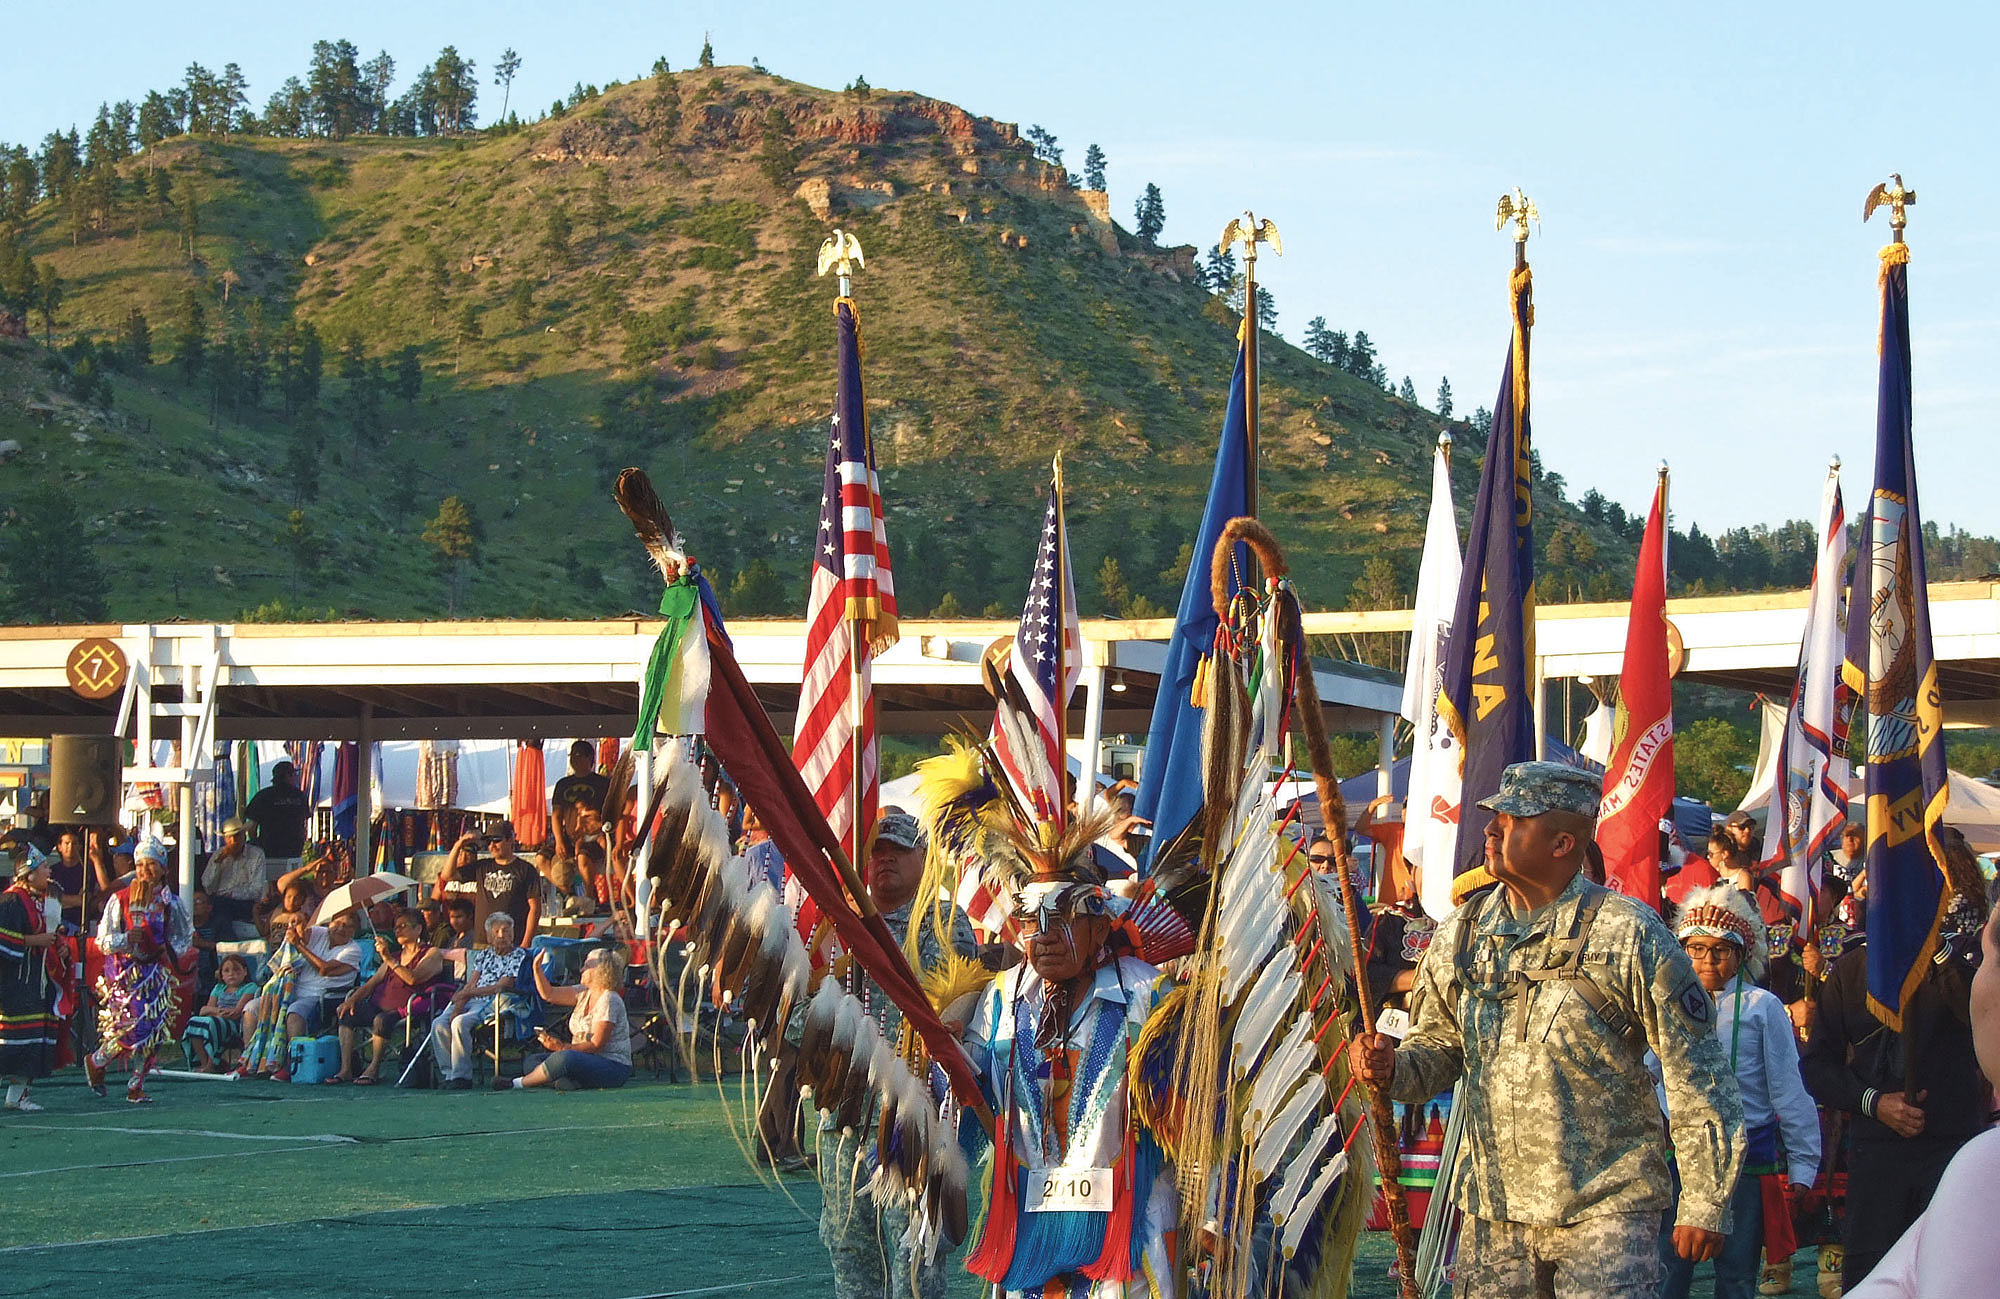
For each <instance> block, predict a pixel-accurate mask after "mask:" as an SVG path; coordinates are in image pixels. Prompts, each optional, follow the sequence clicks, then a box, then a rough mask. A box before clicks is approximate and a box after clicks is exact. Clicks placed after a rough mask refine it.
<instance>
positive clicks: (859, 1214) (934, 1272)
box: [819, 1132, 949, 1299]
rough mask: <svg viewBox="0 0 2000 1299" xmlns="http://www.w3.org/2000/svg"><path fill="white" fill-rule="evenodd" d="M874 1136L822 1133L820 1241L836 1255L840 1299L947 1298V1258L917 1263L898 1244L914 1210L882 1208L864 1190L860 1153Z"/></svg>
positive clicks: (835, 1286)
mask: <svg viewBox="0 0 2000 1299" xmlns="http://www.w3.org/2000/svg"><path fill="white" fill-rule="evenodd" d="M873 1140H874V1138H873V1135H872V1134H850V1135H842V1134H840V1133H838V1132H822V1133H821V1134H820V1146H819V1178H820V1205H819V1239H820V1243H821V1244H822V1245H825V1246H826V1251H827V1253H828V1254H829V1255H830V1256H831V1257H832V1261H833V1294H834V1299H944V1294H945V1269H946V1267H947V1266H949V1265H948V1263H947V1262H946V1260H945V1258H944V1257H943V1256H942V1255H941V1256H940V1257H939V1259H938V1261H937V1262H935V1263H929V1264H922V1263H916V1262H914V1261H912V1260H911V1258H910V1257H909V1255H908V1254H906V1253H905V1252H904V1251H903V1249H902V1247H901V1245H900V1244H899V1243H898V1242H900V1241H901V1240H902V1238H903V1233H904V1232H905V1231H907V1230H909V1226H910V1215H909V1211H908V1210H906V1209H904V1208H903V1207H902V1206H901V1205H890V1206H888V1207H880V1206H878V1205H877V1204H876V1203H875V1201H873V1200H871V1199H869V1198H868V1197H867V1196H866V1195H864V1194H862V1193H861V1191H862V1188H863V1187H865V1186H867V1185H868V1170H867V1169H865V1168H864V1169H862V1170H861V1171H860V1172H859V1173H857V1172H856V1171H855V1167H854V1155H855V1151H856V1149H857V1148H866V1145H872V1144H873Z"/></svg>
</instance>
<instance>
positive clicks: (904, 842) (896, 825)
mask: <svg viewBox="0 0 2000 1299" xmlns="http://www.w3.org/2000/svg"><path fill="white" fill-rule="evenodd" d="M875 837H876V839H878V840H880V841H881V842H883V843H887V844H894V845H895V846H896V847H898V848H922V847H924V845H925V838H924V827H923V826H922V825H921V824H919V823H918V821H917V818H915V817H914V816H911V815H910V814H909V813H908V812H905V811H903V810H902V809H901V808H892V809H890V810H889V811H888V812H886V813H884V814H883V816H882V819H881V821H879V822H878V823H877V824H876V826H875Z"/></svg>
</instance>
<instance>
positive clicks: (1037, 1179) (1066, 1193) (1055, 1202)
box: [1023, 1168, 1111, 1213]
mask: <svg viewBox="0 0 2000 1299" xmlns="http://www.w3.org/2000/svg"><path fill="white" fill-rule="evenodd" d="M1023 1207H1024V1208H1025V1209H1026V1210H1027V1212H1029V1213H1056V1212H1059V1211H1069V1212H1075V1211H1078V1210H1081V1211H1083V1212H1086V1213H1109V1212H1111V1170H1110V1169H1108V1168H1030V1169H1029V1170H1028V1202H1027V1204H1026V1205H1025V1206H1023Z"/></svg>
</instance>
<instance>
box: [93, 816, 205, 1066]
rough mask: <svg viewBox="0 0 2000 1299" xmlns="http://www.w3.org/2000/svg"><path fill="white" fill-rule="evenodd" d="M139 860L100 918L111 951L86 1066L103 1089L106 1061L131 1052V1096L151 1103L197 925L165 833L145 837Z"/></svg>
mask: <svg viewBox="0 0 2000 1299" xmlns="http://www.w3.org/2000/svg"><path fill="white" fill-rule="evenodd" d="M132 866H133V870H134V872H135V875H134V878H133V880H132V883H131V884H130V885H129V886H128V887H126V888H123V889H120V890H119V891H118V892H116V893H114V894H112V895H111V897H110V898H108V899H106V901H105V903H104V915H103V916H102V918H101V919H99V921H98V925H97V945H98V946H99V947H100V948H102V949H103V951H104V953H105V960H104V973H103V975H102V976H100V977H99V978H98V980H97V997H98V1002H99V1005H100V1007H101V1009H100V1010H99V1011H98V1032H99V1037H100V1043H99V1046H98V1048H97V1050H95V1051H92V1052H91V1053H90V1054H89V1055H88V1056H86V1057H84V1061H83V1070H84V1075H85V1077H86V1078H87V1079H88V1080H89V1082H90V1090H91V1091H93V1092H95V1093H97V1094H98V1095H99V1096H102V1095H104V1066H105V1065H106V1064H108V1063H109V1062H110V1061H112V1060H115V1059H117V1058H118V1057H120V1056H130V1057H131V1058H132V1061H133V1066H132V1076H131V1077H130V1078H129V1079H128V1080H127V1081H126V1083H125V1099H126V1100H127V1101H129V1102H131V1103H132V1104H134V1105H145V1104H149V1103H150V1102H151V1101H152V1099H153V1098H152V1097H150V1096H148V1095H146V1075H147V1074H148V1073H150V1072H152V1069H153V1061H154V1057H155V1055H156V1054H157V1053H158V1051H159V1049H160V1047H162V1046H164V1045H165V1044H167V1043H168V1042H171V1041H173V1037H174V1017H175V1016H174V1012H175V1011H176V1009H178V1006H177V1001H178V998H177V996H176V993H175V987H174V963H175V961H176V960H177V959H178V958H179V956H180V954H181V953H182V952H186V951H188V950H190V946H191V944H192V941H193V939H194V925H193V922H191V921H190V920H189V919H188V913H187V911H186V910H185V909H184V908H183V907H182V906H181V900H180V899H179V898H178V897H176V896H174V893H173V891H172V890H171V889H169V888H168V887H167V850H166V848H165V847H164V846H162V845H161V843H160V842H159V840H157V839H153V840H148V841H147V842H145V843H142V844H140V845H139V847H138V850H137V851H136V852H135V853H134V854H133V858H132Z"/></svg>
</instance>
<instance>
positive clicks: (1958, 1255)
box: [1847, 1129, 2000, 1299]
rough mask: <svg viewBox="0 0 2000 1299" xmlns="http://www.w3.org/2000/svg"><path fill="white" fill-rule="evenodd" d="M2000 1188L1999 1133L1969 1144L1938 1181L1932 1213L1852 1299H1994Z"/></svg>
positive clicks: (1999, 1262) (1999, 1269)
mask: <svg viewBox="0 0 2000 1299" xmlns="http://www.w3.org/2000/svg"><path fill="white" fill-rule="evenodd" d="M1996 1186H2000V1131H1997V1130H1991V1129H1989V1130H1988V1131H1985V1132H1982V1133H1980V1134H1979V1135H1978V1136H1976V1137H1974V1138H1973V1139H1972V1140H1970V1141H1968V1142H1966V1143H1965V1145H1964V1146H1963V1147H1961V1148H1960V1149H1959V1152H1958V1153H1957V1154H1956V1155H1953V1156H1952V1157H1951V1163H1950V1165H1949V1166H1948V1167H1946V1169H1945V1170H1944V1176H1943V1177H1942V1178H1941V1179H1939V1181H1938V1188H1937V1193H1936V1194H1934V1195H1932V1196H1931V1203H1930V1207H1929V1208H1927V1209H1925V1210H1924V1212H1923V1215H1922V1216H1921V1217H1919V1218H1918V1219H1917V1220H1916V1221H1915V1222H1913V1223H1911V1224H1910V1229H1909V1230H1908V1231H1906V1232H1904V1233H1903V1236H1902V1239H1900V1240H1898V1241H1897V1242H1896V1243H1895V1245H1894V1246H1893V1247H1892V1248H1891V1249H1890V1250H1889V1252H1888V1253H1887V1254H1886V1255H1884V1256H1883V1259H1882V1261H1881V1262H1880V1263H1877V1264H1876V1265H1875V1270H1874V1271H1873V1272H1870V1273H1869V1274H1868V1277H1867V1279H1866V1280H1864V1281H1863V1282H1862V1283H1861V1284H1860V1285H1858V1286H1855V1287H1854V1288H1853V1289H1852V1290H1849V1291H1848V1292H1847V1299H1960V1296H1968V1295H1979V1294H1991V1293H1992V1289H1991V1288H1990V1287H1991V1286H1992V1285H1993V1283H1994V1278H1996V1277H2000V1232H1996V1231H1994V1230H1993V1188H1995V1187H1996Z"/></svg>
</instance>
